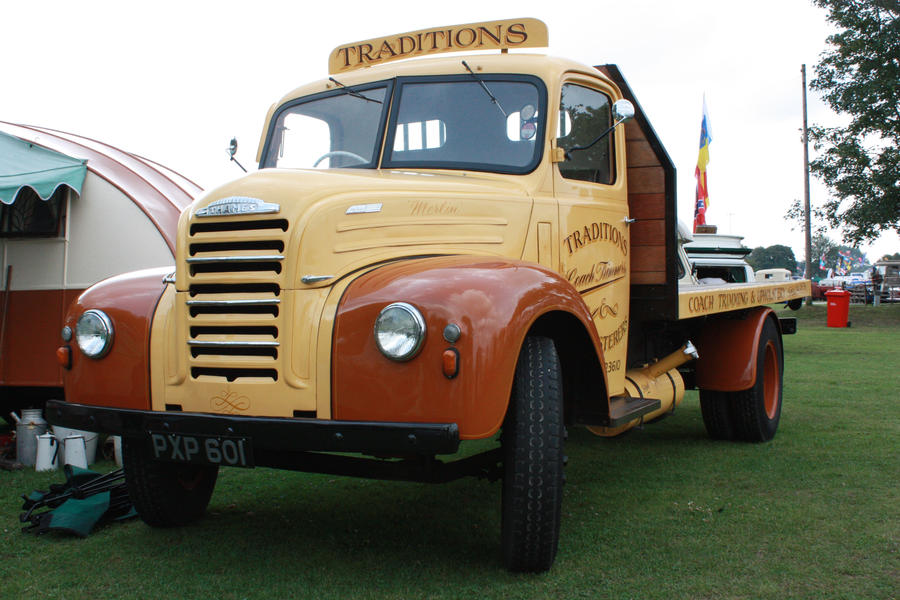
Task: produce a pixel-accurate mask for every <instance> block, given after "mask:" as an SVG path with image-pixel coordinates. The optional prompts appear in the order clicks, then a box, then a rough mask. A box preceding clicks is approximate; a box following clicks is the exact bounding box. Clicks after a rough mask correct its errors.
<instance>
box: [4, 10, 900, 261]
mask: <svg viewBox="0 0 900 600" xmlns="http://www.w3.org/2000/svg"><path fill="white" fill-rule="evenodd" d="M516 17H534V18H538V19H541V20H542V21H544V22H545V23H547V26H548V28H549V31H550V47H549V49H548V50H547V51H546V52H547V53H548V54H552V55H557V56H564V57H567V58H572V59H575V60H578V61H580V62H583V63H586V64H602V63H617V64H618V65H619V67H620V69H621V70H622V73H623V74H624V75H625V78H626V79H627V80H628V82H629V84H630V85H631V87H632V89H633V90H634V92H635V95H636V97H637V99H638V101H639V102H640V103H641V105H642V106H643V108H644V110H645V112H646V114H647V116H648V118H649V120H650V122H651V123H652V124H653V127H654V129H655V130H656V132H657V134H658V135H659V136H660V138H661V139H662V142H663V144H664V145H665V147H666V149H667V150H668V152H669V155H670V156H671V157H672V160H673V161H674V162H675V165H676V167H677V168H678V197H679V201H678V204H679V211H678V212H679V218H680V219H681V220H682V221H683V222H685V223H690V222H691V221H692V219H693V199H694V176H693V173H694V166H695V165H696V162H697V150H698V142H699V135H700V118H701V108H702V101H703V95H704V93H705V94H706V101H707V105H708V107H709V113H710V119H711V124H712V135H713V141H712V145H711V146H710V164H709V167H708V180H709V191H710V209H709V211H708V212H707V221H708V222H709V223H714V224H717V225H719V231H720V232H721V233H734V234H739V235H743V236H744V243H745V245H747V246H750V247H756V246H770V245H772V244H785V245H789V246H791V247H792V248H793V249H794V253H795V254H796V256H797V259H798V260H802V257H803V255H804V241H803V232H802V231H801V230H800V229H799V228H798V227H796V226H794V228H793V230H792V224H791V223H788V222H786V220H785V216H784V215H785V212H786V211H787V208H788V206H789V205H790V203H791V201H792V200H794V199H802V198H803V147H802V144H801V138H800V128H801V125H802V117H801V92H802V86H801V79H800V65H801V64H803V63H806V64H807V65H808V67H807V68H808V70H809V71H810V72H811V71H812V67H813V65H814V64H815V63H816V62H817V60H818V57H819V55H820V53H821V52H822V51H823V50H824V49H825V38H826V36H827V35H828V33H829V26H828V25H827V24H826V22H825V13H824V12H823V11H822V10H820V9H818V8H816V7H814V6H813V5H812V4H811V2H810V1H809V0H757V1H756V2H754V3H746V2H733V1H730V0H724V1H723V0H719V1H712V0H681V1H677V2H672V1H670V0H669V1H666V0H654V1H650V0H647V1H640V0H630V1H628V2H621V1H619V2H611V1H608V0H572V1H569V2H548V1H546V0H544V1H541V2H535V1H530V0H523V1H520V2H492V3H487V2H484V0H480V1H470V0H455V1H453V2H447V3H426V2H423V1H413V2H411V1H407V0H393V1H391V2H372V1H367V2H358V1H356V0H344V1H342V2H327V1H326V2H315V1H306V2H300V1H297V0H293V1H274V0H273V1H266V0H255V1H253V2H247V1H245V2H231V1H226V0H220V1H217V2H205V1H196V0H181V1H179V2H172V1H170V0H157V1H155V2H148V3H140V4H138V3H133V2H123V1H115V2H108V1H89V0H86V1H82V2H72V1H50V0H48V1H43V0H29V1H28V2H10V1H6V2H0V22H2V23H3V24H4V27H3V34H2V36H0V48H2V50H0V62H2V71H0V72H2V76H3V78H2V82H0V120H3V121H10V122H13V123H23V124H30V125H39V126H44V127H50V128H54V129H60V130H63V131H68V132H72V133H76V134H79V135H84V136H87V137H92V138H95V139H97V140H100V141H103V142H106V143H109V144H112V145H115V146H118V147H120V148H122V149H124V150H128V151H130V152H134V153H136V154H140V155H142V156H145V157H147V158H151V159H153V160H155V161H157V162H160V163H162V164H164V165H166V166H168V167H170V168H172V169H175V170H176V171H178V172H180V173H182V174H183V175H185V176H187V177H188V178H190V179H192V180H194V181H196V182H197V183H198V184H200V185H201V186H203V187H204V188H207V189H210V188H212V187H214V186H216V185H217V184H219V183H221V182H223V181H226V180H229V179H233V178H235V177H238V176H239V175H240V174H241V172H240V170H239V169H238V167H237V166H236V165H234V164H233V163H229V162H228V155H227V153H226V150H225V149H226V147H227V145H228V141H229V140H230V139H231V137H232V136H236V137H237V138H238V140H239V142H240V146H239V150H238V155H237V158H238V159H239V160H240V161H241V162H242V163H243V164H244V166H246V167H248V168H251V167H255V166H256V163H255V158H256V148H257V144H258V142H259V135H260V131H261V128H262V123H263V119H264V118H265V115H266V111H267V110H268V108H269V106H270V105H271V104H272V102H274V101H276V100H277V99H278V98H280V97H281V96H282V95H283V94H284V93H286V92H287V91H289V90H291V89H293V88H295V87H297V86H298V85H300V84H303V83H306V82H308V81H311V80H316V79H321V78H323V77H326V76H327V74H328V73H327V64H328V54H329V52H330V51H331V50H332V48H334V47H335V46H338V45H340V44H343V43H346V42H352V41H357V40H364V39H369V38H373V37H378V36H381V35H387V34H391V33H401V32H404V31H411V30H417V29H425V28H430V27H435V26H440V25H453V24H457V23H469V22H475V21H486V20H493V19H505V18H516ZM532 51H533V50H532ZM809 120H810V123H820V124H837V123H838V122H839V121H838V119H837V118H836V116H835V115H833V114H832V113H831V112H830V111H829V109H828V108H827V107H826V106H825V105H824V104H823V103H822V102H821V101H820V100H819V99H818V97H816V96H815V95H814V94H810V97H809ZM811 151H812V150H811ZM811 189H812V200H813V204H815V203H816V202H822V201H823V200H825V199H826V197H827V195H826V191H825V189H824V188H823V187H822V186H821V185H819V184H818V182H817V181H815V180H813V181H812V188H811ZM831 235H832V238H833V239H835V241H837V240H838V235H837V234H836V233H832V234H831ZM861 249H862V250H863V251H864V252H867V253H868V254H869V258H870V259H873V260H874V259H876V258H880V256H881V255H882V254H884V253H892V252H896V251H900V240H898V239H897V236H896V235H889V236H883V237H882V238H881V239H880V240H879V241H878V242H876V243H875V244H874V245H872V246H871V247H868V246H863V247H862V248H861Z"/></svg>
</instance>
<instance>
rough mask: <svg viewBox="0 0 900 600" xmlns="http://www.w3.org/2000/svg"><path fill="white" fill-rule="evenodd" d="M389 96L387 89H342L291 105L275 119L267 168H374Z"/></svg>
mask: <svg viewBox="0 0 900 600" xmlns="http://www.w3.org/2000/svg"><path fill="white" fill-rule="evenodd" d="M387 90H388V86H387V85H385V84H383V83H382V84H380V85H375V86H373V85H369V86H357V87H353V88H341V89H340V90H338V91H336V92H330V93H328V94H327V95H323V94H319V95H317V96H310V97H307V98H303V99H301V100H300V101H298V102H296V103H293V104H290V105H288V106H287V107H286V108H284V109H282V110H281V111H280V112H279V114H278V117H277V118H276V119H275V124H274V129H273V130H272V134H271V135H272V137H271V139H270V140H269V144H268V152H267V155H266V158H265V161H264V163H263V164H264V166H266V167H281V168H288V169H301V168H307V169H308V168H317V169H333V168H340V167H374V166H375V161H376V160H377V158H378V155H377V151H378V148H379V147H380V144H379V142H380V140H381V131H382V128H381V124H382V123H383V122H384V118H385V115H386V114H387V102H385V98H387V97H388V91H387Z"/></svg>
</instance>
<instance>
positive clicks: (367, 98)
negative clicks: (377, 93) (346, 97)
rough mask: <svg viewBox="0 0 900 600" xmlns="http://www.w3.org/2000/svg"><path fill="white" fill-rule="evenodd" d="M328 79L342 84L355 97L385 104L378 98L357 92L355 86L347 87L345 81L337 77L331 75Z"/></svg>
mask: <svg viewBox="0 0 900 600" xmlns="http://www.w3.org/2000/svg"><path fill="white" fill-rule="evenodd" d="M328 80H329V81H333V82H334V83H335V84H337V85H339V86H341V88H343V90H344V91H345V92H346V93H347V94H350V95H351V96H353V97H354V98H362V99H363V100H365V101H367V102H377V103H378V104H383V102H382V101H381V100H376V99H375V98H369V97H368V96H363V95H362V94H360V93H359V92H357V91H356V90H354V89H353V88H349V87H347V86H346V85H344V84H343V83H341V82H340V81H338V80H337V79H335V78H334V77H329V78H328Z"/></svg>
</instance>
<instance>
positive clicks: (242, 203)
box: [194, 196, 281, 217]
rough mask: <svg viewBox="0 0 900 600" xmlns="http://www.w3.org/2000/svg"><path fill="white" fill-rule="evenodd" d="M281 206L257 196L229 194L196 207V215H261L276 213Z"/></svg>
mask: <svg viewBox="0 0 900 600" xmlns="http://www.w3.org/2000/svg"><path fill="white" fill-rule="evenodd" d="M280 210H281V206H279V205H278V204H273V203H269V202H263V201H262V200H260V199H259V198H250V197H248V196H229V197H228V198H222V199H221V200H216V201H215V202H212V203H210V204H208V205H206V206H204V207H203V208H200V209H197V212H195V213H194V216H197V217H231V216H234V215H263V214H272V213H277V212H279V211H280Z"/></svg>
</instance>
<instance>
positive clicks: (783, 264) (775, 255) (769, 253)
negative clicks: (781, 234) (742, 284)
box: [747, 244, 797, 273]
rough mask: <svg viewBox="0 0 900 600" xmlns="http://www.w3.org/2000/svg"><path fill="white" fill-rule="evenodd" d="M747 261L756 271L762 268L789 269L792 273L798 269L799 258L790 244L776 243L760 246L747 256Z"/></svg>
mask: <svg viewBox="0 0 900 600" xmlns="http://www.w3.org/2000/svg"><path fill="white" fill-rule="evenodd" d="M747 262H748V263H749V264H750V266H751V267H753V270H754V271H759V270H760V269H788V270H789V271H790V272H791V273H793V272H794V271H796V270H797V259H796V258H794V251H793V250H791V249H790V248H789V247H788V246H782V245H781V244H775V245H774V246H769V247H768V248H763V247H762V246H759V247H757V248H754V249H753V252H751V253H750V254H749V256H747Z"/></svg>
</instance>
